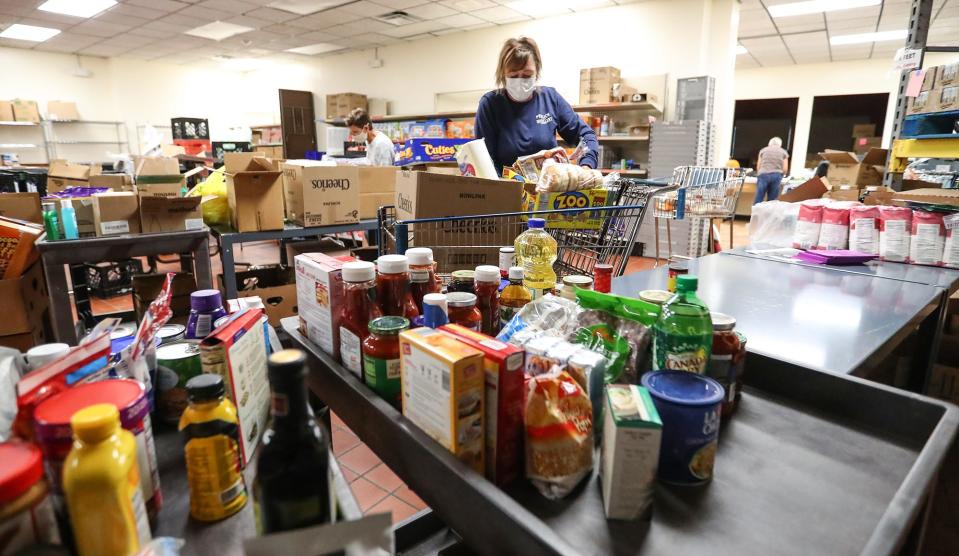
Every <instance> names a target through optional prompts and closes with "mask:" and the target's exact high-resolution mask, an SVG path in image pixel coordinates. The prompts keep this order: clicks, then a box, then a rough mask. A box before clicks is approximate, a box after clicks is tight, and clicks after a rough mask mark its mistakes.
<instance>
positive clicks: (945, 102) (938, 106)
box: [930, 83, 959, 112]
mask: <svg viewBox="0 0 959 556" xmlns="http://www.w3.org/2000/svg"><path fill="white" fill-rule="evenodd" d="M932 92H933V94H934V99H933V101H930V102H935V105H934V106H933V107H932V110H931V111H933V112H951V111H953V110H959V83H957V84H955V85H943V86H941V87H937V88H936V89H933V91H932Z"/></svg>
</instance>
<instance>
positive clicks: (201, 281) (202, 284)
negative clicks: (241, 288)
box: [193, 238, 236, 299]
mask: <svg viewBox="0 0 959 556" xmlns="http://www.w3.org/2000/svg"><path fill="white" fill-rule="evenodd" d="M193 268H194V277H195V278H196V285H197V287H198V288H201V289H212V288H213V270H212V269H211V266H210V240H209V239H208V238H204V240H203V241H202V242H200V244H199V245H198V246H197V247H196V249H195V250H194V251H193ZM223 268H224V274H225V270H226V263H224V264H223ZM232 269H233V264H232V262H231V264H230V270H231V273H232ZM235 287H236V280H235V279H234V288H235ZM227 299H233V298H232V297H227Z"/></svg>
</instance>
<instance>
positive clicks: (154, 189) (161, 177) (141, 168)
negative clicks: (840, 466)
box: [135, 156, 186, 198]
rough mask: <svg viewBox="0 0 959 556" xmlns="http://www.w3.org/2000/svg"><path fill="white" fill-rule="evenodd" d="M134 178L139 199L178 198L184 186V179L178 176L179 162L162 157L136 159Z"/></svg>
mask: <svg viewBox="0 0 959 556" xmlns="http://www.w3.org/2000/svg"><path fill="white" fill-rule="evenodd" d="M135 176H136V178H135V179H136V186H137V187H136V189H137V193H138V194H139V195H140V196H141V197H165V198H171V197H179V196H180V194H181V192H182V189H183V186H184V185H185V184H186V178H185V177H184V176H183V175H181V174H180V162H179V161H178V160H177V159H175V158H169V157H163V156H144V157H141V158H138V159H137V160H136V172H135Z"/></svg>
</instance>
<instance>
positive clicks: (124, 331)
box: [110, 322, 137, 340]
mask: <svg viewBox="0 0 959 556" xmlns="http://www.w3.org/2000/svg"><path fill="white" fill-rule="evenodd" d="M136 333H137V323H135V322H121V323H120V324H118V325H116V326H115V327H113V331H111V332H110V339H111V340H116V339H117V338H125V337H127V336H133V335H134V334H136Z"/></svg>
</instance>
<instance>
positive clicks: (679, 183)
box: [653, 166, 750, 265]
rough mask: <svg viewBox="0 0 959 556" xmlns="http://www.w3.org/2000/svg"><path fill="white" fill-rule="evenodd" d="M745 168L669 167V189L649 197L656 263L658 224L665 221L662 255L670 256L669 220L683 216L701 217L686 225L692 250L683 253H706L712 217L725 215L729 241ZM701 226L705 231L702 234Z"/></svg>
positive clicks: (713, 235)
mask: <svg viewBox="0 0 959 556" xmlns="http://www.w3.org/2000/svg"><path fill="white" fill-rule="evenodd" d="M748 172H750V169H749V168H726V167H708V166H680V167H678V168H676V169H675V170H674V171H673V176H672V178H671V179H670V180H669V182H668V183H669V184H670V185H671V186H672V188H671V190H670V191H669V192H666V193H664V194H662V195H658V196H656V197H655V199H654V201H653V217H654V218H655V219H656V220H655V222H654V226H655V238H656V239H655V243H656V249H655V252H656V263H657V265H658V264H659V260H660V258H661V257H660V250H659V247H660V238H659V233H660V224H661V223H665V228H666V237H667V240H666V244H667V245H668V248H669V252H668V253H667V256H666V258H667V259H668V258H671V257H672V247H673V246H672V237H671V236H672V232H671V227H670V222H671V221H672V220H683V219H686V218H691V219H697V220H701V221H702V222H694V224H693V226H691V228H690V230H691V231H690V233H691V235H692V239H691V241H690V246H691V249H694V250H695V252H690V253H687V255H688V256H692V257H696V256H700V255H703V254H705V253H706V251H708V250H709V248H710V247H711V246H712V245H713V241H714V239H715V236H716V235H718V233H716V234H714V230H713V225H712V220H713V219H714V218H719V219H722V220H725V219H729V220H730V225H729V245H730V246H732V243H733V225H732V219H733V218H735V215H736V202H737V201H738V200H739V194H740V193H741V192H742V189H743V182H744V181H745V178H746V174H747V173H748ZM703 230H705V235H703Z"/></svg>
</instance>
